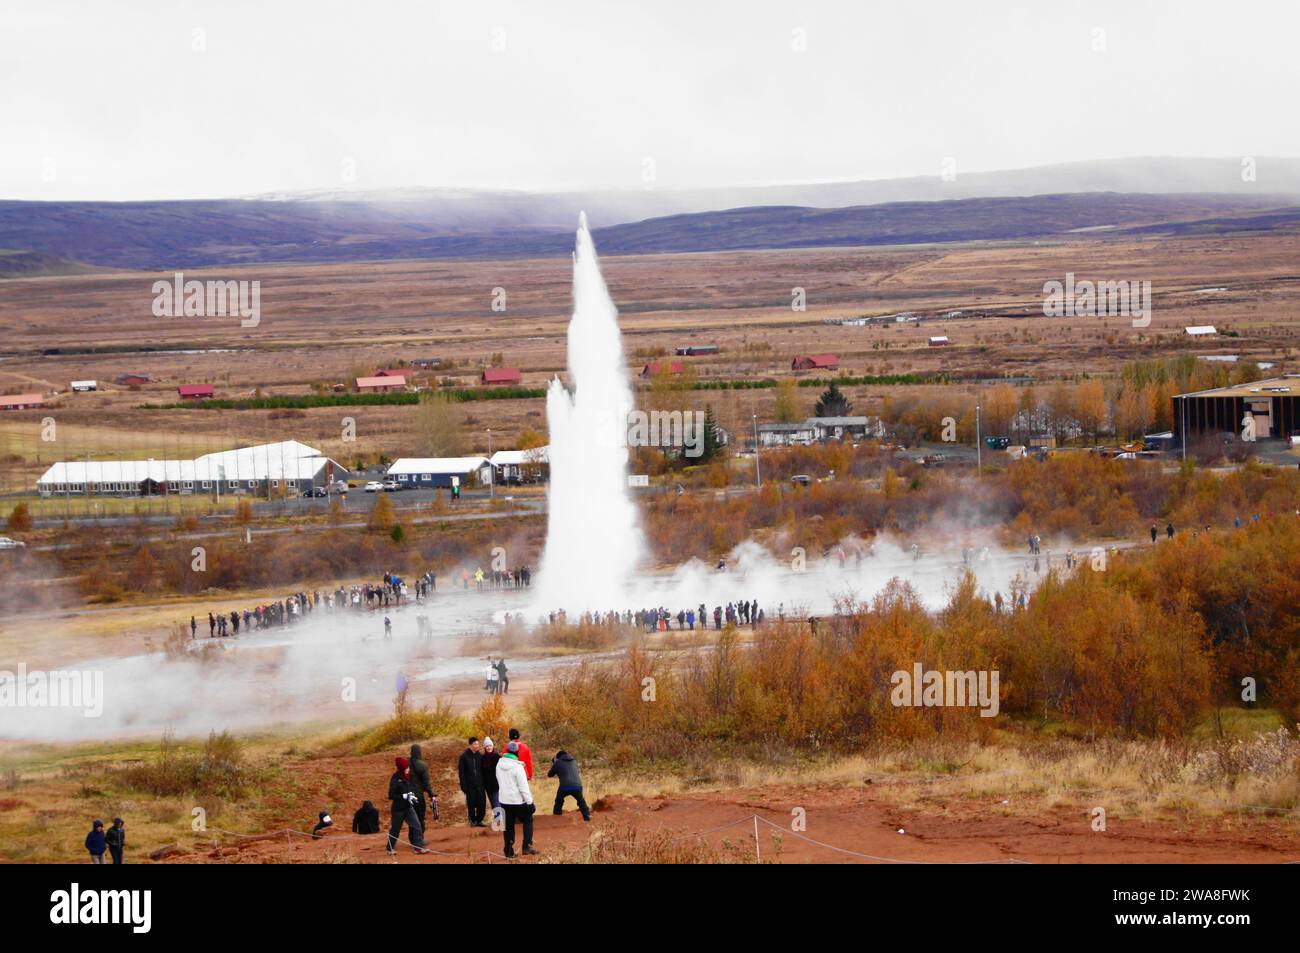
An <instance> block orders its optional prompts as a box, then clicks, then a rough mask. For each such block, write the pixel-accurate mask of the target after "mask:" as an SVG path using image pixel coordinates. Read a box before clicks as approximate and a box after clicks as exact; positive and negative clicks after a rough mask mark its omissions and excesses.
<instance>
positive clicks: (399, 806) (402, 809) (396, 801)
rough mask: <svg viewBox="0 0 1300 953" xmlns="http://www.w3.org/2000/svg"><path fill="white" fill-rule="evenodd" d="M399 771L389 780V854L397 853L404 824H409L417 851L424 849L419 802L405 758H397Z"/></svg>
mask: <svg viewBox="0 0 1300 953" xmlns="http://www.w3.org/2000/svg"><path fill="white" fill-rule="evenodd" d="M393 763H394V764H395V765H396V768H397V770H395V771H394V772H393V776H392V777H391V778H389V779H388V802H389V804H390V805H392V820H391V823H390V824H389V827H388V853H389V854H390V855H392V854H396V853H397V839H398V838H399V837H400V836H401V834H402V823H403V822H405V823H406V824H407V828H408V830H407V836H408V837H409V838H410V840H411V846H412V847H414V848H415V849H416V850H423V849H424V827H423V826H422V825H421V824H420V818H419V816H418V815H417V814H416V813H415V802H416V801H417V800H419V798H417V797H416V796H415V792H414V791H413V790H412V789H411V765H410V762H409V761H407V760H406V759H405V758H395V759H394V761H393Z"/></svg>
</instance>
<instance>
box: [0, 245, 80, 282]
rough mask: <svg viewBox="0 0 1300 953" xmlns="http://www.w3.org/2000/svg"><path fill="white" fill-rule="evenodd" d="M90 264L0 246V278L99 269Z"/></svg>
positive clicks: (68, 273) (34, 276)
mask: <svg viewBox="0 0 1300 953" xmlns="http://www.w3.org/2000/svg"><path fill="white" fill-rule="evenodd" d="M100 270H101V269H99V268H96V267H94V266H92V265H85V264H82V263H81V262H79V261H70V260H68V259H67V258H60V257H58V256H57V255H46V254H43V253H41V252H34V251H25V250H22V249H9V248H0V280H2V279H5V278H45V277H48V276H51V275H84V274H89V273H91V272H96V271H100Z"/></svg>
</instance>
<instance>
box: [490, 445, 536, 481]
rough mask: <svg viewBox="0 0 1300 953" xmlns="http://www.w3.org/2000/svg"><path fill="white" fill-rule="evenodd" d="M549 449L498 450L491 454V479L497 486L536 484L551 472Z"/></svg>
mask: <svg viewBox="0 0 1300 953" xmlns="http://www.w3.org/2000/svg"><path fill="white" fill-rule="evenodd" d="M549 452H550V447H534V448H533V449H531V450H498V451H497V452H496V453H494V454H492V457H491V460H490V462H491V464H492V479H493V481H494V482H496V483H497V484H510V483H538V482H542V481H544V480H546V479H547V478H548V477H549V476H550V472H551V460H550V456H549Z"/></svg>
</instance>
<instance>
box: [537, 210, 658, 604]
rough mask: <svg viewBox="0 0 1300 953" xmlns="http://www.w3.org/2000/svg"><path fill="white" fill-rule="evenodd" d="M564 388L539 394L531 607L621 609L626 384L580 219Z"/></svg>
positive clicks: (626, 557)
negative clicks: (542, 479)
mask: <svg viewBox="0 0 1300 953" xmlns="http://www.w3.org/2000/svg"><path fill="white" fill-rule="evenodd" d="M568 347H569V380H570V384H571V386H572V388H573V390H572V392H570V390H569V389H568V388H566V387H565V386H564V384H563V383H561V381H560V380H559V379H558V378H556V379H555V380H553V381H551V387H550V392H549V393H548V394H547V395H546V417H547V423H548V427H549V430H550V450H549V456H550V467H551V483H550V488H549V491H548V492H549V514H548V519H547V527H546V548H545V550H544V551H543V553H542V560H541V566H540V570H541V571H540V572H539V573H538V579H537V584H538V590H539V592H538V595H539V599H540V604H539V608H541V609H542V610H544V611H545V610H549V609H559V608H563V609H565V610H567V611H576V610H581V609H587V608H601V609H608V608H611V607H615V606H617V607H622V606H623V605H624V604H625V597H626V595H627V592H628V583H629V581H630V579H631V576H632V574H633V572H634V571H635V570H636V568H637V565H638V563H639V562H640V560H641V555H642V552H643V551H644V547H643V540H642V536H641V529H640V526H639V525H638V522H637V512H636V507H635V506H634V505H633V503H632V500H631V498H630V497H629V495H628V489H627V441H626V435H627V421H628V414H629V413H630V412H631V410H632V409H633V402H632V385H631V383H630V382H629V381H628V376H627V365H626V361H625V358H624V355H623V336H622V334H621V333H620V332H619V329H618V309H617V308H615V307H614V302H613V300H612V299H611V298H610V296H609V289H608V288H606V287H605V279H604V278H603V277H601V274H600V263H599V262H598V261H597V260H596V246H595V245H594V244H593V243H592V241H591V233H590V232H589V231H588V230H587V216H586V214H585V213H584V214H583V215H582V216H581V217H580V219H579V222H578V239H577V247H576V249H575V250H574V253H573V317H572V319H571V320H570V321H569V340H568Z"/></svg>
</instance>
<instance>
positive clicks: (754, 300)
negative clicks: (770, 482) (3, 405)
mask: <svg viewBox="0 0 1300 953" xmlns="http://www.w3.org/2000/svg"><path fill="white" fill-rule="evenodd" d="M1297 260H1300V236H1295V235H1271V236H1261V237H1229V238H1220V237H1215V238H1183V239H1173V240H1169V239H1151V240H1144V241H1123V242H1116V241H1106V240H1104V239H1099V238H1095V237H1091V238H1081V239H1079V240H1077V241H1072V242H1052V243H1047V242H1045V243H1017V244H981V245H960V244H958V245H942V246H916V247H896V248H862V249H813V250H806V251H763V252H745V253H726V254H697V255H652V256H629V257H609V258H606V259H605V260H604V262H603V267H604V270H605V273H606V276H607V279H608V281H609V285H610V288H611V291H612V293H613V295H614V298H615V300H616V302H617V303H618V305H619V308H620V310H621V314H622V318H621V321H622V327H623V332H624V337H625V344H626V349H627V354H628V362H629V365H630V366H632V367H633V368H634V370H637V371H639V369H640V368H641V367H642V365H643V364H644V363H645V362H646V361H647V360H650V359H653V358H654V357H656V356H659V355H663V354H670V353H671V352H672V349H673V348H674V347H675V346H678V345H682V344H689V343H710V344H717V345H719V347H720V348H721V351H720V353H719V354H717V355H713V356H708V357H696V358H691V359H688V362H689V363H690V364H692V365H693V366H694V368H695V371H696V373H697V374H698V377H699V379H700V380H703V381H707V380H710V379H722V380H745V379H751V378H779V377H785V376H790V359H791V358H792V357H793V356H794V355H796V354H802V353H820V352H834V353H836V354H838V355H839V358H840V370H841V372H842V373H847V374H850V375H885V374H904V373H914V374H937V373H946V374H949V375H952V376H954V377H961V378H969V379H988V378H997V377H1007V376H1010V377H1020V376H1025V377H1033V378H1034V379H1036V380H1050V379H1053V378H1059V377H1074V376H1076V375H1080V374H1093V375H1097V374H1100V375H1106V374H1108V373H1112V372H1113V371H1114V370H1116V369H1117V368H1118V367H1119V365H1120V364H1121V363H1122V362H1124V361H1126V360H1131V359H1134V358H1139V357H1166V356H1170V355H1172V354H1175V353H1180V352H1187V351H1190V352H1193V353H1199V354H1224V353H1228V354H1238V355H1240V357H1241V359H1242V360H1258V361H1271V362H1274V363H1276V364H1277V365H1278V368H1279V369H1286V367H1287V362H1288V361H1289V360H1290V359H1291V358H1292V357H1294V354H1295V347H1296V342H1295V333H1296V329H1295V327H1294V326H1293V323H1292V321H1291V316H1292V315H1293V314H1294V313H1295V310H1296V306H1297V304H1300V273H1297V269H1296V265H1295V263H1296V261H1297ZM1068 272H1072V273H1074V274H1075V275H1076V276H1077V277H1078V278H1079V279H1085V278H1088V279H1092V280H1125V279H1128V280H1147V281H1150V282H1151V285H1152V295H1153V303H1154V307H1153V311H1154V315H1153V320H1152V322H1151V325H1150V326H1149V327H1147V328H1143V329H1135V328H1133V327H1131V326H1130V323H1129V321H1128V320H1127V319H1125V318H1110V319H1102V318H1078V317H1068V318H1046V317H1044V316H1043V314H1042V299H1043V290H1042V289H1043V284H1044V282H1046V281H1049V280H1060V281H1063V280H1064V279H1065V275H1066V274H1067V273H1068ZM166 277H170V276H167V275H157V274H145V273H110V274H96V275H83V276H74V277H51V278H36V279H24V280H13V281H6V282H3V283H0V284H2V285H3V294H0V340H3V342H4V344H3V346H0V392H8V393H14V392H24V391H37V390H39V391H42V392H45V393H47V394H50V393H52V392H57V394H58V395H59V396H58V397H57V398H54V399H53V407H54V410H53V412H52V413H53V415H54V416H55V418H56V419H57V420H58V422H59V423H60V425H61V426H63V427H64V428H66V429H65V434H66V441H67V442H66V444H64V446H63V447H62V448H60V450H59V452H58V455H59V456H64V455H72V456H78V455H84V454H86V453H91V454H93V455H95V456H100V455H102V454H104V453H108V454H111V455H119V456H120V455H132V456H136V455H161V454H164V453H165V454H172V453H182V454H185V453H189V452H191V450H193V449H198V450H199V452H203V451H204V450H209V449H219V448H221V447H225V446H230V445H232V444H233V443H235V442H246V443H247V442H260V441H269V440H278V439H286V438H295V439H300V440H304V441H306V442H309V443H312V444H314V445H318V446H321V447H322V448H323V449H325V450H326V451H327V452H329V453H332V454H336V455H339V456H340V457H341V458H342V459H343V462H345V463H351V462H352V460H353V459H354V458H355V457H357V456H359V455H360V456H370V457H373V456H377V455H378V454H379V453H386V454H387V455H388V456H390V457H394V456H398V455H402V454H404V453H410V452H413V451H414V449H415V441H414V440H413V439H412V434H411V432H412V428H413V426H414V416H415V410H414V409H413V408H412V407H348V408H318V409H310V410H287V411H286V410H279V411H266V410H261V411H253V410H242V411H232V412H217V411H201V410H197V409H196V410H194V411H176V410H170V411H156V410H142V409H141V405H143V404H146V403H165V402H170V401H173V400H175V395H176V391H175V388H176V386H177V384H179V383H186V382H189V383H195V382H210V383H212V384H213V385H214V386H215V389H216V394H217V396H219V397H236V398H237V397H250V396H253V395H255V394H259V393H260V394H292V393H309V392H310V391H311V389H312V388H313V387H317V388H321V387H323V388H326V389H328V388H329V387H331V386H332V385H334V384H337V383H342V382H346V381H349V380H350V378H352V377H354V376H356V375H358V374H368V373H373V372H374V371H375V370H376V369H379V368H382V367H387V366H391V365H393V364H395V363H397V362H399V361H405V362H408V363H409V362H411V361H413V360H416V359H421V358H429V357H436V358H438V359H440V360H441V361H442V366H441V367H440V368H439V369H438V370H436V371H433V372H430V373H424V374H420V375H417V380H419V381H420V382H421V383H425V384H429V385H431V386H438V384H440V383H442V384H444V385H449V384H452V383H454V384H456V385H457V386H470V387H475V386H478V384H477V381H478V375H479V373H480V372H481V370H482V368H483V367H485V366H487V365H488V363H489V362H490V361H491V360H492V358H493V356H494V355H500V358H499V360H501V361H503V362H504V364H505V365H506V366H518V367H520V368H521V369H522V372H523V384H524V386H530V387H539V386H542V385H544V384H545V382H546V381H548V380H549V379H550V378H551V377H553V376H554V375H556V374H562V372H563V369H564V352H565V328H566V325H567V321H568V316H569V308H570V298H569V295H570V287H569V286H570V281H571V275H570V268H569V263H568V261H567V260H565V259H546V260H529V261H467V262H461V261H448V262H443V261H425V262H391V263H367V264H349V265H301V264H294V265H282V266H274V265H259V266H248V267H242V268H228V269H222V270H220V271H219V272H218V271H212V272H192V273H187V275H186V277H187V278H198V279H214V278H221V279H247V280H257V281H260V282H261V286H262V303H261V310H262V318H261V323H260V325H259V326H258V327H256V328H247V329H245V328H241V327H239V323H238V320H237V319H235V318H155V317H154V316H153V315H152V313H151V304H152V300H153V294H152V290H151V286H152V283H153V282H154V281H155V280H158V279H159V278H166ZM495 288H501V289H504V290H505V293H506V311H505V312H504V313H501V312H494V311H493V310H492V308H491V305H492V300H493V293H494V292H493V289H495ZM794 288H802V289H804V290H805V292H806V298H807V309H806V310H805V311H794V310H792V308H791V303H790V302H791V295H792V289H794ZM905 311H911V312H916V313H918V314H920V315H922V317H923V319H922V320H921V321H919V322H917V323H910V324H906V325H901V324H893V323H886V324H880V325H870V326H865V327H855V326H840V325H833V324H826V323H825V322H826V321H828V320H830V321H833V320H838V319H844V318H852V317H857V316H862V315H885V314H894V313H897V312H905ZM951 311H959V312H961V314H960V315H958V316H957V317H954V318H951V319H941V318H940V317H938V315H941V314H946V313H947V312H951ZM1193 324H1213V325H1216V326H1217V327H1218V328H1219V329H1220V330H1221V331H1225V330H1227V331H1230V332H1232V333H1233V334H1234V335H1236V336H1232V337H1223V336H1221V337H1216V338H1209V339H1201V340H1196V341H1193V340H1191V339H1190V338H1188V337H1187V336H1186V335H1185V334H1184V333H1183V328H1184V327H1185V326H1187V325H1193ZM938 334H942V335H946V336H947V337H948V338H949V339H950V341H951V345H950V346H948V347H929V346H928V343H927V341H928V338H929V336H931V335H938ZM51 352H57V353H51ZM128 372H130V373H144V374H148V375H150V376H151V377H152V378H153V383H151V384H148V385H145V386H144V387H142V388H140V389H138V390H137V389H125V388H118V387H115V386H114V385H113V384H112V383H111V382H112V381H113V379H114V378H116V377H117V376H119V375H121V374H124V373H128ZM80 378H96V379H98V380H99V381H100V382H101V387H102V389H101V390H100V391H99V392H98V393H93V394H71V393H69V387H68V385H69V381H71V380H74V379H80ZM890 390H891V388H889V387H884V386H871V387H855V388H850V389H849V395H850V397H851V399H853V400H854V402H855V406H856V407H857V409H858V410H859V411H870V410H871V409H872V408H873V407H876V406H878V403H879V401H880V399H881V398H882V397H883V396H884V395H885V394H887V393H889V392H890ZM800 393H801V396H804V397H806V398H807V402H808V403H809V405H811V402H812V398H813V397H814V396H815V391H811V390H805V391H801V392H800ZM697 398H698V402H699V403H700V404H703V403H705V402H708V403H711V404H713V405H714V407H715V410H716V411H717V413H718V415H719V419H720V422H721V423H722V424H723V425H724V426H731V427H736V426H740V425H744V424H748V422H749V417H750V414H752V413H758V414H759V415H760V418H762V417H764V416H766V415H767V414H769V413H770V411H771V407H772V403H773V401H774V399H775V392H774V391H773V390H771V389H768V390H752V391H700V392H698V393H697ZM42 416H44V414H43V413H40V412H36V411H20V412H11V413H8V414H5V415H4V417H3V418H2V419H0V454H2V455H0V459H2V460H6V461H7V463H4V464H0V467H2V468H4V469H5V470H6V471H7V473H6V476H5V477H4V479H5V482H6V484H7V485H11V488H12V485H13V484H17V485H21V484H22V483H23V482H24V480H25V479H26V477H27V476H28V475H29V474H30V472H31V471H32V470H34V469H36V466H35V464H36V458H37V456H38V455H40V453H41V448H40V446H39V445H36V446H33V439H34V435H37V434H38V429H39V421H40V418H41V417H42ZM345 416H351V417H354V418H355V419H356V422H357V441H356V442H355V443H354V444H351V445H348V446H344V445H343V444H342V442H341V440H340V436H341V420H342V418H343V417H345ZM464 426H465V428H466V430H467V432H468V433H467V436H468V438H469V441H470V443H471V444H472V445H474V446H477V447H478V449H485V443H486V437H485V433H484V431H485V430H486V429H487V428H489V427H490V428H491V429H492V431H493V434H494V445H495V446H505V445H508V444H509V443H510V442H511V440H512V439H514V437H515V436H517V435H518V434H519V433H520V432H521V431H522V430H524V429H533V430H543V428H544V426H545V409H544V406H543V402H542V401H541V400H537V399H526V400H503V401H492V402H490V403H489V402H476V403H473V404H470V405H468V406H467V409H466V418H465V421H464ZM15 445H18V446H15ZM45 449H46V450H47V451H48V450H50V449H51V448H49V447H48V445H47V446H46V448H45ZM46 458H47V456H43V457H41V459H46ZM20 463H25V464H26V466H25V467H24V473H23V474H21V475H19V474H15V473H14V472H13V471H14V469H15V468H16V467H18V466H19V465H20Z"/></svg>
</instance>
